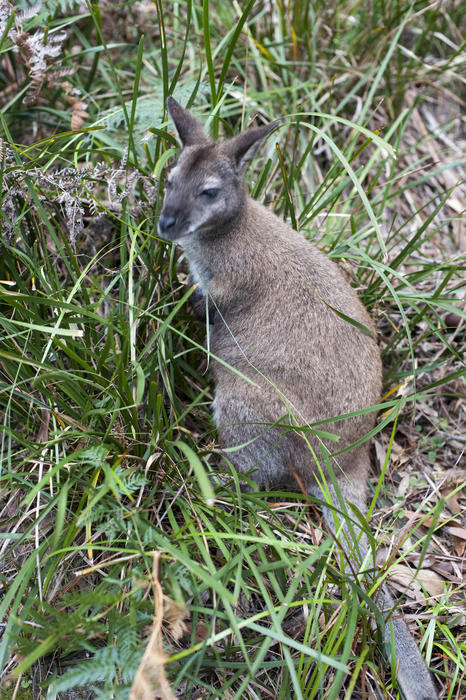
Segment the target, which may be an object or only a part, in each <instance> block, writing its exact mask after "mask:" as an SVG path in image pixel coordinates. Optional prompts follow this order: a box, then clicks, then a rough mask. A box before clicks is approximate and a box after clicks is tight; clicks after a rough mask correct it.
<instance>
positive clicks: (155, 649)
mask: <svg viewBox="0 0 466 700" xmlns="http://www.w3.org/2000/svg"><path fill="white" fill-rule="evenodd" d="M159 561H160V552H154V566H153V572H152V582H153V586H154V593H155V596H154V597H155V601H154V603H155V616H154V622H153V623H152V632H151V635H150V638H149V641H148V643H147V647H146V650H145V652H144V655H143V657H142V659H141V661H140V663H139V667H138V670H137V671H136V675H135V676H134V681H133V684H132V686H131V692H130V696H129V697H130V700H154V698H161V699H162V700H176V696H175V694H174V693H173V691H172V689H171V688H170V684H169V682H168V678H167V676H166V673H165V664H166V662H167V655H166V653H165V652H164V650H163V646H162V621H163V618H164V595H163V591H162V586H161V585H160V581H159V575H158V571H159ZM165 600H167V599H166V598H165ZM171 602H172V601H171ZM174 605H176V604H175V603H174ZM173 609H174V608H172V610H173Z"/></svg>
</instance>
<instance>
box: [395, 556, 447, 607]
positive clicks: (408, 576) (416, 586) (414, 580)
mask: <svg viewBox="0 0 466 700" xmlns="http://www.w3.org/2000/svg"><path fill="white" fill-rule="evenodd" d="M390 583H392V584H394V585H395V588H397V589H398V590H399V591H401V592H402V593H406V595H408V596H409V597H410V598H412V599H413V600H415V601H416V602H421V601H423V600H424V599H425V594H424V592H423V589H424V590H425V591H427V593H428V594H429V596H431V597H438V596H440V595H442V594H443V579H442V577H441V576H439V575H438V574H437V573H435V571H431V570H430V569H420V570H419V571H418V572H417V573H416V574H415V575H414V572H413V571H412V570H411V569H410V568H409V567H408V566H406V565H405V564H395V566H392V568H391V569H390Z"/></svg>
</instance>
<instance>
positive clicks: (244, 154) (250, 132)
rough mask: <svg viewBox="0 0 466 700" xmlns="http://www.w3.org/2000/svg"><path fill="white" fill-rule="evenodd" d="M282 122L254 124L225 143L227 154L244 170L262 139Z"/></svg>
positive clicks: (238, 167)
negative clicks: (262, 124)
mask: <svg viewBox="0 0 466 700" xmlns="http://www.w3.org/2000/svg"><path fill="white" fill-rule="evenodd" d="M279 125H280V122H278V121H276V122H272V123H271V124H266V125H265V126H253V127H252V128H251V129H246V131H242V132H241V134H238V136H234V137H233V138H232V139H230V141H226V142H225V144H224V150H225V152H226V154H227V155H228V156H229V157H230V158H232V159H233V161H234V163H235V165H236V167H237V169H238V171H239V172H243V171H244V170H245V168H246V166H247V164H248V163H249V161H250V160H252V159H253V158H254V156H255V154H256V151H257V149H258V148H259V146H260V145H261V143H262V141H263V140H264V139H265V137H266V136H268V135H269V134H270V133H271V132H272V131H273V130H274V129H276V128H277V126H279Z"/></svg>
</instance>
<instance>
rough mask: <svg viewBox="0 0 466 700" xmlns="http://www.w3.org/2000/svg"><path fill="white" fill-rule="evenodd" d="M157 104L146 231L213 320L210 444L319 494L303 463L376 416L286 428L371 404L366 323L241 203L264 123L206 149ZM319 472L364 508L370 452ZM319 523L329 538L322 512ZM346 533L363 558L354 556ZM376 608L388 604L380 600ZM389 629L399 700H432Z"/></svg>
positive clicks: (263, 213)
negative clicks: (164, 155)
mask: <svg viewBox="0 0 466 700" xmlns="http://www.w3.org/2000/svg"><path fill="white" fill-rule="evenodd" d="M168 106H169V110H170V114H171V116H172V118H173V120H174V123H175V126H176V127H177V130H178V134H179V136H180V139H181V141H182V145H183V146H184V148H183V150H182V151H181V154H180V157H179V160H178V162H177V164H176V166H175V168H174V169H173V171H172V172H171V174H170V181H171V186H170V189H169V190H167V193H166V197H165V202H164V207H163V211H162V214H161V217H160V220H159V233H160V235H161V236H162V237H164V238H168V239H169V240H174V241H176V242H178V243H180V245H182V247H183V249H184V251H185V254H186V257H187V259H188V262H189V266H190V271H191V276H192V279H193V280H194V281H195V282H197V283H198V284H199V288H198V290H197V293H196V299H195V303H196V306H197V307H198V308H199V309H200V310H202V308H204V309H205V300H204V295H206V296H207V299H208V302H209V316H210V320H212V318H214V322H213V324H211V326H210V350H211V352H212V353H213V355H214V356H215V357H217V358H219V360H218V361H217V360H213V361H212V372H213V375H214V381H215V388H216V391H215V401H214V417H215V422H216V424H217V427H218V432H219V437H220V442H221V444H222V445H223V446H224V447H229V448H231V447H235V446H241V447H240V449H237V450H235V451H232V452H229V454H228V459H229V460H230V461H231V462H232V463H233V466H234V467H235V469H236V470H237V471H238V472H240V473H243V474H246V473H247V474H248V475H249V476H250V478H252V479H253V480H254V481H255V482H256V484H257V486H258V487H259V488H260V489H274V488H278V487H283V486H285V487H290V488H298V486H300V487H302V486H304V487H305V488H306V489H307V490H308V491H309V492H310V493H313V494H315V495H318V496H319V497H320V498H322V492H321V491H320V489H319V488H318V485H317V480H316V478H315V477H316V476H317V477H319V470H318V469H317V468H316V461H315V457H316V458H317V460H318V461H319V463H320V466H321V467H323V468H324V471H325V464H326V462H325V460H324V459H322V450H324V451H325V450H327V451H328V452H332V451H335V449H338V450H340V449H342V448H344V447H346V446H348V445H350V444H352V443H353V442H355V441H356V440H358V439H359V438H360V437H362V436H363V435H364V434H365V433H367V432H368V431H369V430H370V429H371V428H372V427H373V426H374V423H375V413H374V412H373V411H371V412H368V413H366V414H364V415H360V416H358V417H354V418H351V419H345V420H336V421H335V422H329V423H327V424H324V425H322V426H317V427H321V429H323V430H325V431H328V432H331V433H334V434H336V435H337V436H338V437H339V441H338V443H334V442H332V441H330V440H322V439H321V438H320V437H318V436H316V435H315V434H312V432H306V431H305V432H304V433H303V432H300V431H297V430H293V428H292V426H307V425H308V424H309V423H313V422H316V421H322V420H324V419H328V418H333V417H337V416H340V415H341V414H345V413H349V412H352V411H357V410H360V409H365V408H368V407H370V406H371V405H374V404H376V403H378V401H379V398H380V392H381V362H380V354H379V350H378V347H377V343H376V341H375V329H374V326H373V323H372V321H371V319H370V316H369V314H368V313H367V311H366V310H365V308H364V307H363V305H362V304H361V302H360V300H359V298H358V296H357V294H356V292H355V291H354V289H353V288H352V287H351V285H350V284H349V283H348V281H347V280H346V279H345V277H344V276H343V274H342V272H341V270H340V269H339V267H338V266H337V265H336V264H335V263H333V262H332V261H330V260H329V259H328V258H327V257H326V256H325V255H323V253H321V252H320V251H319V250H318V249H317V248H316V247H315V246H314V245H312V244H311V243H310V242H309V241H307V240H306V239H305V238H304V237H303V236H301V235H300V234H298V233H297V232H296V231H294V230H292V229H291V228H290V227H289V226H288V225H287V224H286V223H284V222H283V221H281V220H280V219H278V218H277V217H276V216H275V215H274V214H273V212H271V211H270V210H269V209H266V208H265V207H263V206H262V205H261V204H259V203H257V202H255V201H254V200H252V199H251V198H250V197H249V195H248V193H247V189H246V186H245V184H244V178H243V173H244V170H245V168H246V165H247V163H248V161H249V160H251V158H252V157H253V155H254V153H255V151H256V149H257V147H258V145H259V144H260V142H261V140H262V139H263V138H264V137H265V136H266V135H267V134H268V133H269V132H270V130H271V128H273V125H272V127H270V126H268V127H259V128H256V129H249V130H248V131H246V132H243V133H241V134H240V135H239V136H237V137H235V138H233V139H231V140H230V141H226V142H219V143H216V142H213V141H211V140H209V139H208V137H207V136H206V135H205V134H204V133H203V132H202V131H201V129H200V125H199V122H197V121H196V120H194V119H193V117H192V116H191V115H190V114H189V113H188V112H187V111H186V110H183V108H182V107H180V105H178V103H176V102H175V101H174V100H173V99H172V98H170V100H169V104H168ZM335 310H337V311H339V312H341V313H342V314H344V315H345V316H347V317H350V318H351V319H354V320H355V321H357V322H358V323H359V324H363V325H364V326H365V327H366V328H367V329H368V330H369V331H370V332H371V333H372V337H369V335H367V334H366V333H364V332H363V331H362V330H360V328H357V327H356V326H355V325H353V324H351V323H350V322H349V321H347V320H344V319H343V318H341V317H340V316H339V315H338V314H337V313H336V311H335ZM234 370H236V371H234ZM242 375H244V376H245V377H247V378H249V380H250V381H249V382H248V381H247V379H245V378H244V377H243V376H242ZM277 423H278V424H279V425H277ZM287 425H288V426H290V427H288V428H287V427H286V426H287ZM331 463H332V468H333V471H334V473H335V474H336V476H337V480H338V483H339V487H340V490H341V492H342V494H343V496H344V498H345V500H346V501H347V502H352V503H354V504H355V505H357V507H358V508H359V509H360V510H361V511H363V512H364V511H365V499H366V485H367V478H368V472H369V467H370V462H369V442H368V441H366V442H364V443H363V444H362V445H360V446H359V447H357V448H354V449H352V450H350V451H348V452H345V453H343V454H340V455H338V456H337V457H335V458H333V459H332V461H331ZM331 493H332V497H333V500H334V505H335V506H336V507H337V508H338V507H339V503H338V500H337V497H336V495H335V493H334V491H333V489H331ZM324 514H325V518H326V522H327V524H328V525H329V527H331V528H332V529H335V524H334V520H333V515H332V511H331V509H330V508H326V509H324ZM346 534H347V535H348V532H347V533H346ZM359 537H360V542H359V554H360V556H361V558H364V556H365V553H366V551H367V546H366V543H365V540H364V537H361V536H360V533H359ZM345 547H346V549H347V550H348V551H349V550H350V549H351V548H352V547H354V545H348V544H346V545H345ZM377 602H378V604H379V605H380V606H381V607H382V608H389V609H390V608H392V607H393V601H392V599H391V598H390V596H389V594H388V593H387V592H386V591H385V590H383V591H382V593H379V595H378V598H377ZM392 622H393V627H394V636H395V642H396V644H395V646H396V649H395V651H396V656H397V662H398V664H399V669H398V678H399V682H400V685H401V686H402V689H403V692H404V694H405V697H406V698H408V700H411V699H412V700H421V699H422V698H424V700H432V699H433V698H435V697H436V693H435V690H434V687H433V684H432V681H431V679H430V676H429V673H428V671H427V669H426V667H425V665H424V662H423V660H422V657H421V655H420V653H419V651H418V649H417V647H416V645H415V644H414V641H413V640H412V638H411V636H410V634H409V631H408V629H407V628H406V625H405V624H404V622H403V621H402V620H400V619H399V618H395V619H393V620H392ZM386 641H387V644H389V643H390V625H389V623H387V625H386Z"/></svg>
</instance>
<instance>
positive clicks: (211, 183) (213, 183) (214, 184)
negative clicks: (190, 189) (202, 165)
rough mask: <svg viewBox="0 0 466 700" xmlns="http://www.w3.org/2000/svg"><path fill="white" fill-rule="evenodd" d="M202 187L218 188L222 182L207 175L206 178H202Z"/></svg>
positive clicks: (208, 188) (206, 188)
mask: <svg viewBox="0 0 466 700" xmlns="http://www.w3.org/2000/svg"><path fill="white" fill-rule="evenodd" d="M202 187H203V188H204V189H205V190H210V189H220V188H221V187H222V182H221V180H219V179H218V178H213V177H208V178H207V180H204V182H203V183H202Z"/></svg>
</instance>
